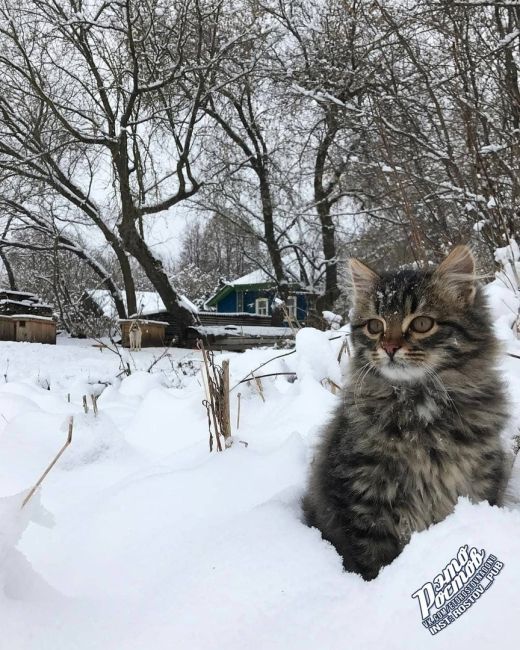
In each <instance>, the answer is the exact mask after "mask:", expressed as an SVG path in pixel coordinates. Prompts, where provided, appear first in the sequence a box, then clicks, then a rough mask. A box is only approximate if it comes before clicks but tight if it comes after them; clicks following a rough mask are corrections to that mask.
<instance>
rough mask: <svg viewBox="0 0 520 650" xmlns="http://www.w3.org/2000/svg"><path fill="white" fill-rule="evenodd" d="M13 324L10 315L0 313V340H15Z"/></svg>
mask: <svg viewBox="0 0 520 650" xmlns="http://www.w3.org/2000/svg"><path fill="white" fill-rule="evenodd" d="M15 340H16V339H15V326H14V321H13V319H12V318H11V316H4V315H0V341H15Z"/></svg>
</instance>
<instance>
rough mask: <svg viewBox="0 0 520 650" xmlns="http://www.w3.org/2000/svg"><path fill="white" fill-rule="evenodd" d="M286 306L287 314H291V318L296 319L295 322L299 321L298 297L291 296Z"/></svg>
mask: <svg viewBox="0 0 520 650" xmlns="http://www.w3.org/2000/svg"><path fill="white" fill-rule="evenodd" d="M285 305H286V307H287V313H288V314H289V317H290V318H294V319H295V320H296V319H297V316H296V296H289V297H288V298H287V300H286V301H285Z"/></svg>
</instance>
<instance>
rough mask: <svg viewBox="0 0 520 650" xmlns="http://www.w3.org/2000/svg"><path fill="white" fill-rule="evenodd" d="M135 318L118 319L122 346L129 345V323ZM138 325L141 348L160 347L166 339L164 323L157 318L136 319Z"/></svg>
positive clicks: (127, 346) (126, 346)
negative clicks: (140, 335)
mask: <svg viewBox="0 0 520 650" xmlns="http://www.w3.org/2000/svg"><path fill="white" fill-rule="evenodd" d="M135 320H136V319H132V318H130V319H126V320H120V321H119V323H120V325H121V335H122V336H121V338H122V344H123V347H124V348H129V347H130V325H131V324H132V323H134V322H135ZM138 323H139V327H140V328H141V334H142V338H141V347H143V348H160V347H162V346H164V345H165V340H166V325H167V324H168V323H164V322H163V321H159V320H146V319H143V318H139V319H138Z"/></svg>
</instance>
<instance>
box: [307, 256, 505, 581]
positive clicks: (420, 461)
mask: <svg viewBox="0 0 520 650" xmlns="http://www.w3.org/2000/svg"><path fill="white" fill-rule="evenodd" d="M350 267H351V277H352V284H353V289H354V309H353V316H352V342H353V347H354V356H353V359H352V361H351V364H350V377H349V382H348V385H347V388H346V389H345V393H344V399H343V402H342V404H341V405H340V406H339V408H338V409H337V412H336V414H335V416H334V417H333V419H332V421H331V422H330V424H329V425H328V427H327V428H326V430H325V432H324V436H323V440H322V441H321V445H320V447H319V449H318V452H317V456H316V458H315V461H314V463H313V466H312V468H311V478H310V485H309V489H308V493H307V495H306V497H305V498H304V513H305V516H306V520H307V523H308V524H309V525H311V526H316V527H317V528H319V529H320V530H321V532H322V535H323V537H324V538H325V539H327V540H329V541H330V542H332V544H333V545H334V546H335V547H336V549H337V550H338V552H339V553H340V554H341V555H342V557H343V564H344V567H345V568H346V569H347V570H348V571H355V572H357V573H360V574H361V575H362V576H363V577H364V578H365V579H366V580H370V579H372V578H375V577H376V576H377V574H378V573H379V570H380V569H381V567H383V566H384V565H386V564H389V563H390V562H392V560H394V558H395V557H396V556H397V555H399V553H400V552H401V551H402V549H403V547H404V546H405V544H406V543H407V542H408V541H409V539H410V535H411V533H412V532H414V531H420V530H424V529H425V528H427V527H428V526H430V525H431V524H433V523H436V522H439V521H441V520H442V519H444V518H445V517H446V516H447V515H448V514H449V513H450V512H452V510H453V508H454V506H455V504H456V502H457V499H458V497H459V496H467V497H469V498H470V499H471V500H472V501H474V502H478V501H483V500H487V501H488V502H489V503H490V504H492V505H493V504H499V503H500V498H501V495H502V491H503V488H504V483H505V480H506V464H505V455H504V452H503V450H502V447H501V444H500V438H499V436H500V432H501V430H502V429H503V427H504V425H505V422H506V419H507V404H506V400H505V396H504V390H503V386H502V383H501V381H500V378H499V376H498V374H497V371H496V369H495V364H496V362H497V350H498V344H497V342H496V340H495V338H494V336H493V333H492V327H491V321H490V316H489V314H488V309H487V306H486V302H485V298H484V295H483V293H482V290H481V289H480V287H479V286H478V285H477V282H476V278H475V260H474V258H473V255H472V254H471V251H470V250H469V249H468V248H467V247H466V246H458V247H456V248H455V249H454V250H453V251H452V252H451V254H450V255H449V256H448V257H447V258H446V259H445V260H444V261H443V262H442V264H441V265H440V266H439V267H438V268H437V269H435V270H433V271H432V270H428V271H397V272H395V273H382V274H380V275H378V274H376V273H375V272H374V271H372V270H371V269H369V268H368V267H367V266H365V265H364V264H362V263H361V262H359V261H358V260H351V262H350Z"/></svg>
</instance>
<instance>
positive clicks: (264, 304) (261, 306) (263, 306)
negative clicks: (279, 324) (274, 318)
mask: <svg viewBox="0 0 520 650" xmlns="http://www.w3.org/2000/svg"><path fill="white" fill-rule="evenodd" d="M255 306H256V309H255V311H256V313H257V315H258V316H267V315H268V314H269V300H268V299H267V298H257V299H256V301H255Z"/></svg>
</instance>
